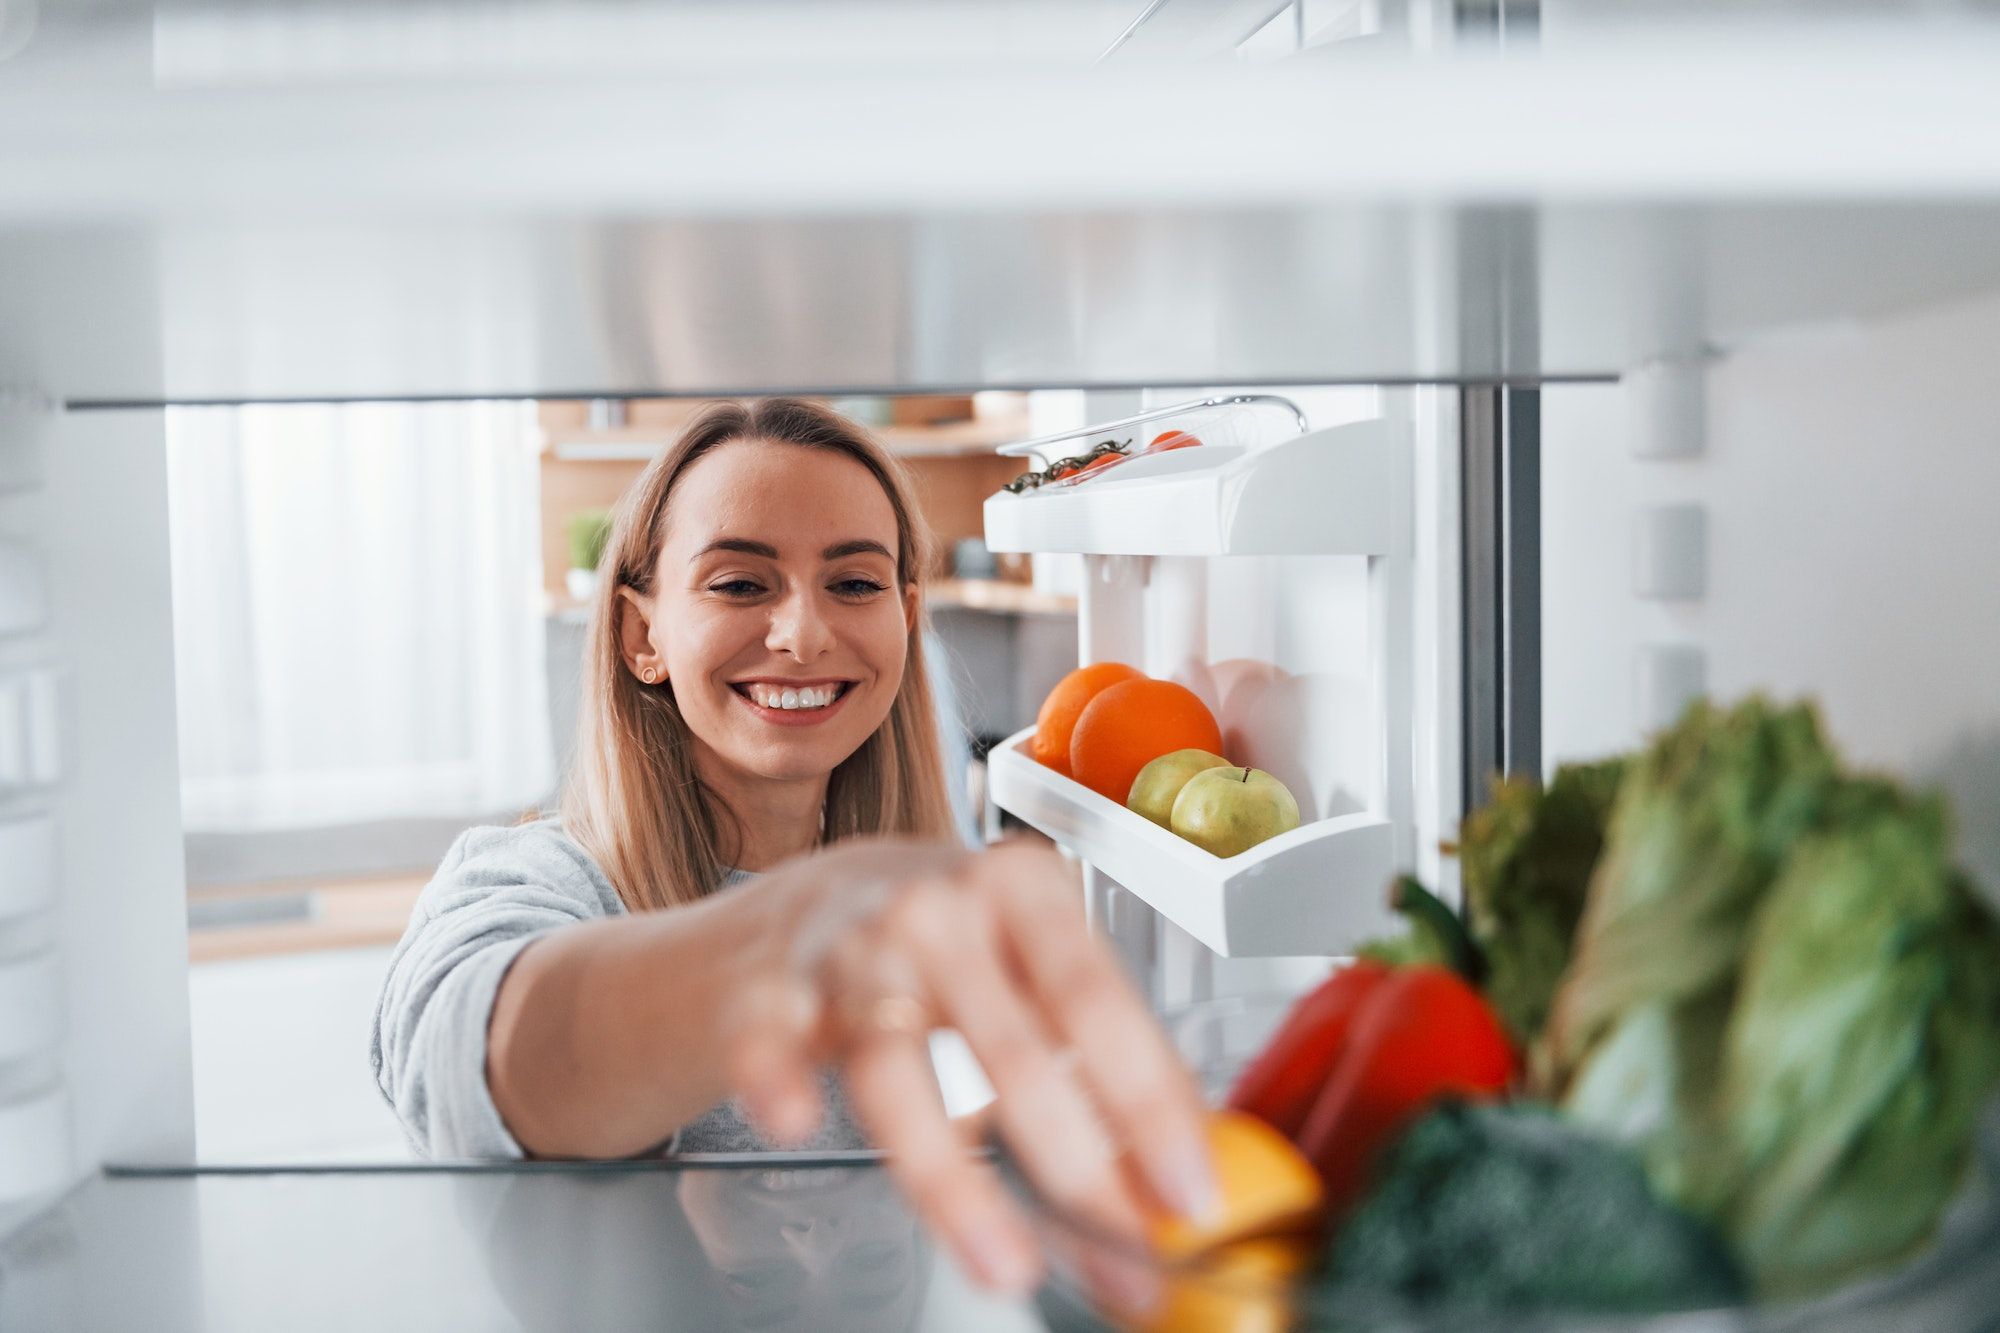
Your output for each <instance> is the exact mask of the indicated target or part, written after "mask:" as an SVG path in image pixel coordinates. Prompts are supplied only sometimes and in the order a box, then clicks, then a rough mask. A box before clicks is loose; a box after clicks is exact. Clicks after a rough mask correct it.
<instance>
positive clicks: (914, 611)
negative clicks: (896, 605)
mask: <svg viewBox="0 0 2000 1333" xmlns="http://www.w3.org/2000/svg"><path fill="white" fill-rule="evenodd" d="M923 607H924V595H923V594H922V593H921V592H919V591H917V585H916V584H914V583H906V584H904V585H903V628H904V629H915V628H916V627H917V617H918V616H919V615H921V614H922V613H923Z"/></svg>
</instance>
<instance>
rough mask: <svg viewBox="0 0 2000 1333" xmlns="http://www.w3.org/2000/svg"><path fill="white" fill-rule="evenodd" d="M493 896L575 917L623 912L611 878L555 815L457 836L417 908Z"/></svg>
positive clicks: (439, 908) (446, 908)
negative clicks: (553, 908) (560, 909)
mask: <svg viewBox="0 0 2000 1333" xmlns="http://www.w3.org/2000/svg"><path fill="white" fill-rule="evenodd" d="M495 900H514V901H520V902H521V903H522V904H523V905H528V904H534V905H540V906H548V907H559V908H562V909H566V910H568V911H570V912H572V913H574V914H575V915H578V916H609V915H614V914H616V913H618V912H621V911H623V910H624V906H623V904H622V903H621V902H620V900H619V898H618V891H617V890H616V889H614V888H613V887H612V885H611V881H610V880H609V879H607V878H606V877H605V875H604V872H603V871H602V870H601V869H599V868H598V865H597V863H596V861H594V860H592V859H591V856H590V854H589V853H588V852H586V851H585V850H584V849H583V847H582V846H581V845H580V844H578V843H577V841H576V840H575V839H573V838H571V837H570V836H569V834H567V833H566V832H564V831H563V827H562V821H561V820H560V819H558V818H557V817H555V816H553V815H551V816H547V817H544V818H541V819H537V820H535V821H533V822H531V823H526V824H514V825H510V826H500V825H481V826H479V827H476V828H469V829H467V830H466V831H465V832H463V833H461V834H459V835H458V838H457V840H456V841H454V842H453V843H452V845H451V850H450V851H448V852H446V853H445V855H444V860H443V861H442V862H440V863H439V865H438V869H437V873H436V874H435V875H434V876H433V877H432V879H431V882H430V885H429V886H428V887H427V888H425V890H424V892H423V896H422V898H421V899H420V900H419V908H420V910H421V909H424V908H428V909H429V911H430V913H431V914H433V915H437V914H443V913H445V912H450V911H454V910H459V909H462V908H464V907H467V906H471V905H473V904H475V903H492V902H494V901H495Z"/></svg>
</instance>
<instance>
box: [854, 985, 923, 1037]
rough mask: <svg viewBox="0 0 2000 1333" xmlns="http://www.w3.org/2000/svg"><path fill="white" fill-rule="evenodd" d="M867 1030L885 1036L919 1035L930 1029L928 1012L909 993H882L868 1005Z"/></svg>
mask: <svg viewBox="0 0 2000 1333" xmlns="http://www.w3.org/2000/svg"><path fill="white" fill-rule="evenodd" d="M865 1026H866V1027H867V1029H868V1031H870V1032H874V1033H879V1034H881V1035H883V1036H887V1037H920V1036H923V1035H924V1034H925V1033H927V1032H929V1031H930V1028H931V1020H930V1012H929V1011H928V1010H927V1009H925V1008H924V1006H923V1002H922V1001H920V1000H918V999H917V998H915V997H914V996H910V995H884V996H882V997H881V998H880V999H878V1000H876V1001H875V1002H874V1003H873V1004H871V1005H869V1006H868V1013H867V1020H866V1023H865Z"/></svg>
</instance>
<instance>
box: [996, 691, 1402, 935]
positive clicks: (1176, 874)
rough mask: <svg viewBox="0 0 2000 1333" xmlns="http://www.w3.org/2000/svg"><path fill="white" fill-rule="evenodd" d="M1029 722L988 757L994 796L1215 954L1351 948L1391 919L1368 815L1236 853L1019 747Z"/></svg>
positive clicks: (1378, 837) (1385, 838)
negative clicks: (1214, 850) (1203, 842)
mask: <svg viewBox="0 0 2000 1333" xmlns="http://www.w3.org/2000/svg"><path fill="white" fill-rule="evenodd" d="M1033 736H1034V729H1033V728H1032V727H1031V728H1029V729H1027V730H1025V731H1022V732H1019V733H1017V734H1016V735H1013V736H1010V737H1008V738H1007V740H1006V741H1005V742H1003V743H1002V744H1001V745H999V746H996V747H995V748H994V750H993V752H992V753H991V754H990V755H989V756H988V757H987V764H988V774H989V775H988V779H987V780H988V782H989V783H990V784H991V787H990V789H991V791H992V797H993V801H994V803H995V804H996V805H998V806H999V807H1000V808H1001V809H1003V810H1006V811H1008V812H1009V813H1010V814H1013V815H1015V816H1017V817H1018V818H1020V819H1021V820H1023V821H1024V822H1026V823H1028V824H1029V825H1031V826H1033V827H1034V828H1036V829H1039V830H1040V831H1041V832H1043V833H1045V834H1047V835H1048V836H1049V837H1051V838H1053V839H1055V841H1056V842H1057V843H1059V844H1061V845H1062V846H1063V847H1064V848H1066V849H1067V850H1068V851H1069V852H1070V853H1071V854H1072V855H1074V856H1076V857H1078V858H1080V859H1082V860H1084V861H1087V862H1089V863H1090V864H1091V865H1092V866H1094V867H1095V868H1096V869H1097V870H1099V871H1101V872H1102V873H1103V874H1105V875H1107V876H1109V877H1110V878H1111V879H1113V880H1115V881H1116V882H1117V883H1118V884H1119V886H1120V887H1122V888H1124V889H1126V890H1127V891H1129V892H1131V893H1133V894H1136V895H1137V896H1138V897H1140V898H1142V899H1144V900H1145V902H1146V903H1148V904H1149V905H1150V906H1151V907H1152V908H1153V909H1154V910H1155V911H1157V912H1159V913H1160V914H1161V915H1162V916H1165V917H1166V918H1167V919H1168V920H1170V921H1172V922H1173V923H1174V924H1175V925H1177V926H1179V927H1180V928H1181V929H1182V930H1184V931H1186V932H1187V933H1188V934H1190V935H1192V936H1194V937H1195V938H1196V939H1198V940H1200V941H1201V942H1202V943H1203V944H1205V945H1207V946H1208V947H1209V948H1210V949H1213V950H1214V951H1215V952H1216V953H1218V954H1220V955H1222V956H1223V957H1225V958H1277V957H1326V956H1334V955H1342V954H1350V953H1352V952H1353V951H1354V949H1355V946H1356V945H1358V944H1360V943H1361V942H1362V941H1364V940H1368V939H1373V938H1376V937H1379V936H1382V935H1386V934H1391V933H1393V932H1394V931H1395V930H1396V929H1397V920H1396V917H1395V914H1394V913H1393V912H1391V911H1390V910H1389V907H1388V891H1389V882H1390V879H1391V877H1392V875H1393V874H1394V873H1395V856H1394V842H1395V840H1394V838H1393V836H1392V833H1391V829H1390V826H1389V824H1388V822H1387V821H1386V820H1384V819H1382V818H1381V817H1380V816H1379V815H1371V814H1358V815H1343V816H1340V817H1337V818H1334V819H1321V820H1315V821H1314V822H1312V823H1310V824H1306V825H1302V826H1301V827H1299V828H1296V829H1293V830H1292V831H1291V832H1290V833H1286V834H1282V835H1280V836H1278V837H1276V838H1272V839H1270V840H1269V841H1268V842H1263V843H1260V844H1258V845H1257V846H1255V847H1252V848H1251V849H1250V850H1249V851H1247V852H1244V853H1242V854H1240V855H1238V856H1231V857H1227V858H1224V857H1217V856H1211V855H1209V854H1208V853H1207V852H1205V851H1203V850H1202V849H1201V848H1199V847H1196V846H1195V845H1194V844H1193V843H1191V842H1188V841H1187V840H1186V839H1184V838H1181V837H1179V836H1177V835H1175V834H1173V833H1170V832H1168V831H1167V830H1166V829H1163V828H1161V827H1160V826H1159V825H1157V824H1154V823H1153V822H1152V821H1150V820H1148V819H1145V818H1143V817H1142V816H1140V815H1137V814H1134V813H1133V812H1132V811H1130V810H1127V809H1126V808H1125V807H1124V806H1122V805H1120V804H1118V803H1117V802H1115V801H1110V800H1107V799H1105V798H1104V797H1102V796H1100V795H1098V794H1097V793H1096V792H1094V791H1091V790H1090V789H1089V788H1088V787H1085V786H1083V785H1082V784H1081V783H1078V782H1074V781H1072V780H1071V779H1069V778H1066V777H1064V776H1062V774H1060V773H1057V772H1056V771H1055V770H1054V769H1051V768H1047V767H1045V766H1043V765H1042V764H1039V763H1036V762H1035V761H1034V760H1033V759H1031V758H1029V757H1028V750H1027V747H1028V742H1029V740H1030V739H1032V737H1033Z"/></svg>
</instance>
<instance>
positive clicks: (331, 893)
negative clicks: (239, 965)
mask: <svg viewBox="0 0 2000 1333" xmlns="http://www.w3.org/2000/svg"><path fill="white" fill-rule="evenodd" d="M429 880H430V876H429V875H428V874H417V875H387V876H377V877H371V878H368V879H358V880H311V881H297V880H288V881H283V882H280V883H275V884H251V885H240V886H237V885H232V886H230V887H228V888H207V889H193V890H190V891H189V893H188V905H189V907H190V909H194V910H198V911H199V912H200V914H201V915H202V916H208V917H214V916H223V915H228V914H229V912H230V909H231V908H232V907H234V908H238V909H240V915H243V916H246V917H255V916H257V915H259V914H260V912H261V911H262V909H263V907H264V906H265V905H266V904H271V905H273V906H280V907H281V908H282V909H283V910H284V911H285V914H286V915H287V916H288V917H290V919H282V920H251V921H247V922H246V923H245V924H241V925H217V926H195V927H192V928H190V929H189V931H188V961H189V962H190V963H212V962H220V961H222V960H224V959H234V958H261V957H267V956H269V955H273V954H288V953H307V952H311V951H313V950H317V949H353V948H361V947H365V946H367V945H376V944H394V943H396V942H397V941H398V940H400V939H401V938H402V937H403V931H404V929H405V928H406V927H407V926H408V925H409V924H410V910H411V908H412V907H413V906H414V905H415V903H416V900H417V895H418V894H420V893H422V892H423V889H424V885H425V884H427V883H428V882H429Z"/></svg>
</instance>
